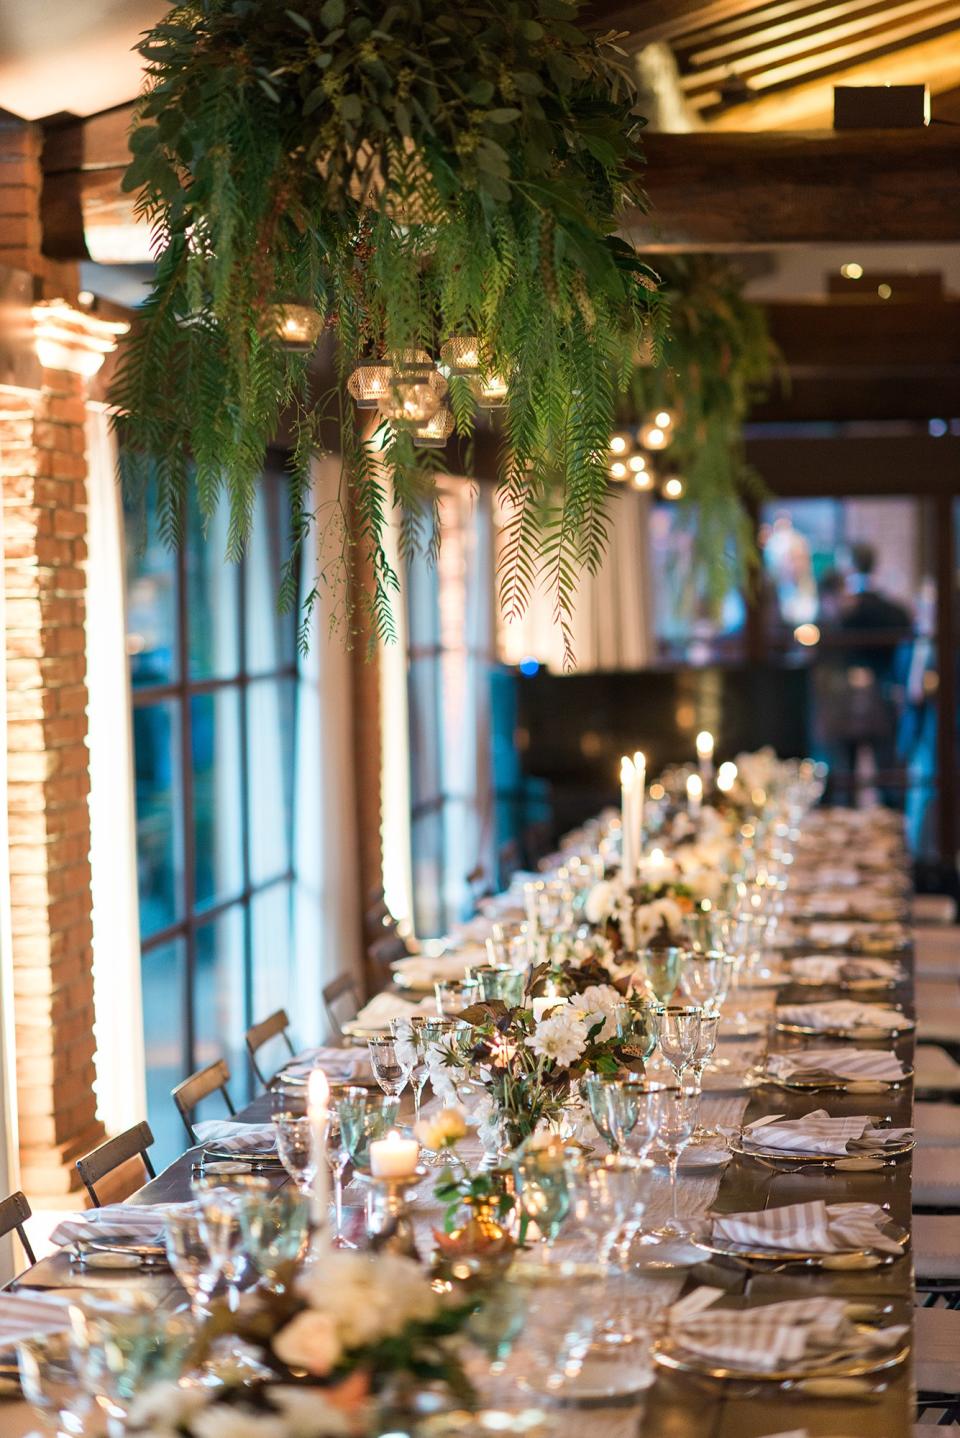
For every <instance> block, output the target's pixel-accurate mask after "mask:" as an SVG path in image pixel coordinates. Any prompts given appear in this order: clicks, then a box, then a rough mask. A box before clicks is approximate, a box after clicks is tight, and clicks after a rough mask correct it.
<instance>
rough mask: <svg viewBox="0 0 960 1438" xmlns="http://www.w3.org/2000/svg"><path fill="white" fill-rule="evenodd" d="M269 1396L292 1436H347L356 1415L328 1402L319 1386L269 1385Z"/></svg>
mask: <svg viewBox="0 0 960 1438" xmlns="http://www.w3.org/2000/svg"><path fill="white" fill-rule="evenodd" d="M267 1395H268V1397H269V1398H270V1401H271V1403H273V1405H274V1407H275V1408H279V1409H280V1411H281V1413H282V1414H283V1416H284V1419H285V1420H286V1423H287V1433H288V1435H289V1438H347V1435H349V1434H351V1433H353V1432H354V1427H355V1424H354V1415H352V1414H349V1413H344V1411H343V1410H342V1409H341V1408H336V1407H335V1406H334V1405H333V1404H332V1403H329V1402H328V1401H327V1399H326V1398H325V1397H324V1395H323V1391H322V1389H320V1388H293V1387H290V1388H284V1387H276V1388H268V1389H267Z"/></svg>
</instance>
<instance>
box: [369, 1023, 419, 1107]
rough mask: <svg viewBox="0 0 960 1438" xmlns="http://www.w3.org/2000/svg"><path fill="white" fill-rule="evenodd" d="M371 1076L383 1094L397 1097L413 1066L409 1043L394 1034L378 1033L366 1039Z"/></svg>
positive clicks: (401, 1091)
mask: <svg viewBox="0 0 960 1438" xmlns="http://www.w3.org/2000/svg"><path fill="white" fill-rule="evenodd" d="M367 1048H368V1049H369V1051H370V1065H371V1068H372V1069H373V1076H374V1078H375V1079H376V1081H377V1083H378V1084H379V1085H380V1087H381V1089H382V1090H383V1092H384V1093H385V1094H389V1095H390V1096H391V1097H392V1098H397V1097H398V1096H399V1095H400V1094H402V1093H403V1090H404V1089H405V1088H406V1086H407V1081H408V1080H409V1078H410V1074H411V1072H412V1069H413V1067H414V1065H413V1064H411V1063H410V1059H411V1058H412V1057H413V1055H412V1054H411V1052H410V1045H409V1043H408V1042H407V1041H406V1040H405V1039H403V1038H397V1037H396V1036H395V1035H387V1034H379V1035H378V1036H377V1037H376V1038H372V1039H368V1040H367Z"/></svg>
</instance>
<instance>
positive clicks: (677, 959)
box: [637, 948, 685, 1004]
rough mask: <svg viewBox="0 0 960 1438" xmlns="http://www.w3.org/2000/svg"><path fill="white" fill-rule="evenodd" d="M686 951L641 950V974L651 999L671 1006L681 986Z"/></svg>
mask: <svg viewBox="0 0 960 1438" xmlns="http://www.w3.org/2000/svg"><path fill="white" fill-rule="evenodd" d="M684 957H685V951H684V950H683V949H677V948H667V949H639V950H638V951H637V958H638V959H639V961H640V972H641V974H642V975H643V981H644V985H645V987H646V989H647V993H648V995H649V996H650V998H652V999H655V1000H656V1002H657V1003H658V1004H669V1003H670V1001H671V999H672V998H673V996H674V995H675V994H676V992H677V988H678V987H679V984H680V969H681V966H682V964H683V960H684Z"/></svg>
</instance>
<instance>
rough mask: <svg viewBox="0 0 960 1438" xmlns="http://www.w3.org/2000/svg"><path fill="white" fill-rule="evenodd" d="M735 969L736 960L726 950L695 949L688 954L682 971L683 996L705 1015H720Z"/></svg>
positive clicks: (681, 985) (681, 986)
mask: <svg viewBox="0 0 960 1438" xmlns="http://www.w3.org/2000/svg"><path fill="white" fill-rule="evenodd" d="M732 969H733V960H732V959H731V958H730V957H729V956H728V955H727V954H725V953H723V952H722V950H719V949H704V950H699V951H697V950H694V952H693V953H691V954H688V955H687V957H686V959H685V960H684V962H683V967H682V969H681V971H680V988H681V992H682V993H683V997H684V998H685V999H687V1000H688V1001H689V1002H690V1003H691V1004H695V1005H696V1006H697V1007H698V1008H701V1009H703V1012H704V1013H705V1014H719V1012H720V1010H721V1008H722V1006H723V1001H724V999H725V998H726V997H727V990H728V989H729V987H730V978H731V971H732Z"/></svg>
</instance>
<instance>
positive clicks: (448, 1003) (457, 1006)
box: [433, 979, 480, 1018]
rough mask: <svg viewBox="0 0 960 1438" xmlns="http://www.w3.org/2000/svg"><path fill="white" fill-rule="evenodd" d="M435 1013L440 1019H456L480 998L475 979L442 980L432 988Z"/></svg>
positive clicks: (478, 987)
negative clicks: (435, 1004)
mask: <svg viewBox="0 0 960 1438" xmlns="http://www.w3.org/2000/svg"><path fill="white" fill-rule="evenodd" d="M433 992H434V995H435V997H436V1001H437V1013H438V1014H439V1016H440V1017H441V1018H456V1017H457V1016H458V1014H462V1013H463V1011H464V1009H468V1008H469V1007H470V1005H471V1004H475V1003H476V1002H477V1001H478V999H479V998H480V985H479V984H478V982H477V980H476V979H443V980H441V981H439V982H438V983H435V984H434V986H433Z"/></svg>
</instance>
